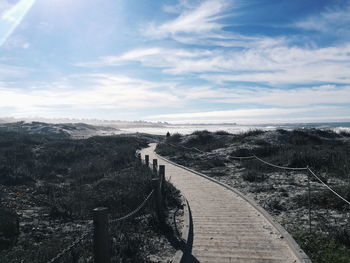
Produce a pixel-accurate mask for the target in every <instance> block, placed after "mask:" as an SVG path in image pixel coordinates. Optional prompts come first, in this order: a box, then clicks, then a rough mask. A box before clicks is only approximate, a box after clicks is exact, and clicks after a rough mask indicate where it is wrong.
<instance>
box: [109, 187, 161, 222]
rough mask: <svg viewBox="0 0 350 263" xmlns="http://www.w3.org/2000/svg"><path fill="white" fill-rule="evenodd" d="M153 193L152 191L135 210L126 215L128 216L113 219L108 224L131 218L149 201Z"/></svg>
mask: <svg viewBox="0 0 350 263" xmlns="http://www.w3.org/2000/svg"><path fill="white" fill-rule="evenodd" d="M153 192H154V190H152V191H151V192H150V193H149V194H148V196H147V197H146V199H145V200H143V202H142V203H141V204H140V205H139V206H138V207H137V208H136V209H135V210H133V211H131V212H130V213H128V214H127V215H125V216H122V217H120V218H115V219H112V220H110V223H116V222H120V221H123V220H125V219H128V218H130V217H132V216H133V215H135V214H136V213H137V212H138V211H140V210H141V209H142V208H143V207H144V206H145V204H146V203H147V201H148V200H149V199H150V197H151V196H152V194H153Z"/></svg>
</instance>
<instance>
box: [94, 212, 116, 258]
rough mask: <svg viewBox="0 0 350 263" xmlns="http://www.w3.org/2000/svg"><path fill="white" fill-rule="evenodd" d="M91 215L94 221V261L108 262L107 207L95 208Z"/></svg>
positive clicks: (109, 255) (109, 256)
mask: <svg viewBox="0 0 350 263" xmlns="http://www.w3.org/2000/svg"><path fill="white" fill-rule="evenodd" d="M92 215H93V222H94V261H95V263H110V262H111V254H110V240H109V233H108V208H106V207H98V208H95V209H94V210H93V213H92Z"/></svg>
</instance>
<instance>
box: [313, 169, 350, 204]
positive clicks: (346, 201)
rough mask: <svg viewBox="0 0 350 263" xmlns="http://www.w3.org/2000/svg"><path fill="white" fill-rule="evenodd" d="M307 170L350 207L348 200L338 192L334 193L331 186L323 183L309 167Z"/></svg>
mask: <svg viewBox="0 0 350 263" xmlns="http://www.w3.org/2000/svg"><path fill="white" fill-rule="evenodd" d="M307 170H308V171H309V172H310V173H311V174H312V175H313V176H314V177H315V178H316V179H317V180H318V181H319V182H320V183H321V184H323V185H324V186H325V187H326V188H328V190H329V191H331V192H332V193H333V194H335V195H336V196H338V197H339V198H340V199H342V200H343V201H344V202H345V203H347V204H348V205H350V202H349V201H348V200H346V199H345V198H344V197H342V196H341V195H340V194H338V193H337V192H336V191H334V190H333V189H332V188H331V187H330V186H329V185H327V184H326V183H325V182H323V181H322V180H321V179H320V178H319V177H318V176H317V175H316V174H315V173H314V172H313V171H312V170H311V169H310V168H309V167H307Z"/></svg>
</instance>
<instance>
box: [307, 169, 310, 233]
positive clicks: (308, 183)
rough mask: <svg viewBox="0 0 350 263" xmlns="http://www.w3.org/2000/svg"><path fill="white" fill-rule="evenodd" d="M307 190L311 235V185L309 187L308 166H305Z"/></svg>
mask: <svg viewBox="0 0 350 263" xmlns="http://www.w3.org/2000/svg"><path fill="white" fill-rule="evenodd" d="M307 188H308V196H307V197H308V198H307V199H308V203H309V232H310V234H311V185H310V172H309V166H307Z"/></svg>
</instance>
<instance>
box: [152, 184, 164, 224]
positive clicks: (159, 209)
mask: <svg viewBox="0 0 350 263" xmlns="http://www.w3.org/2000/svg"><path fill="white" fill-rule="evenodd" d="M152 186H153V190H154V196H153V197H154V203H155V207H156V213H157V217H158V221H159V223H160V224H161V225H162V224H164V222H165V216H164V207H163V200H162V193H161V190H160V180H159V178H153V179H152Z"/></svg>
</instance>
